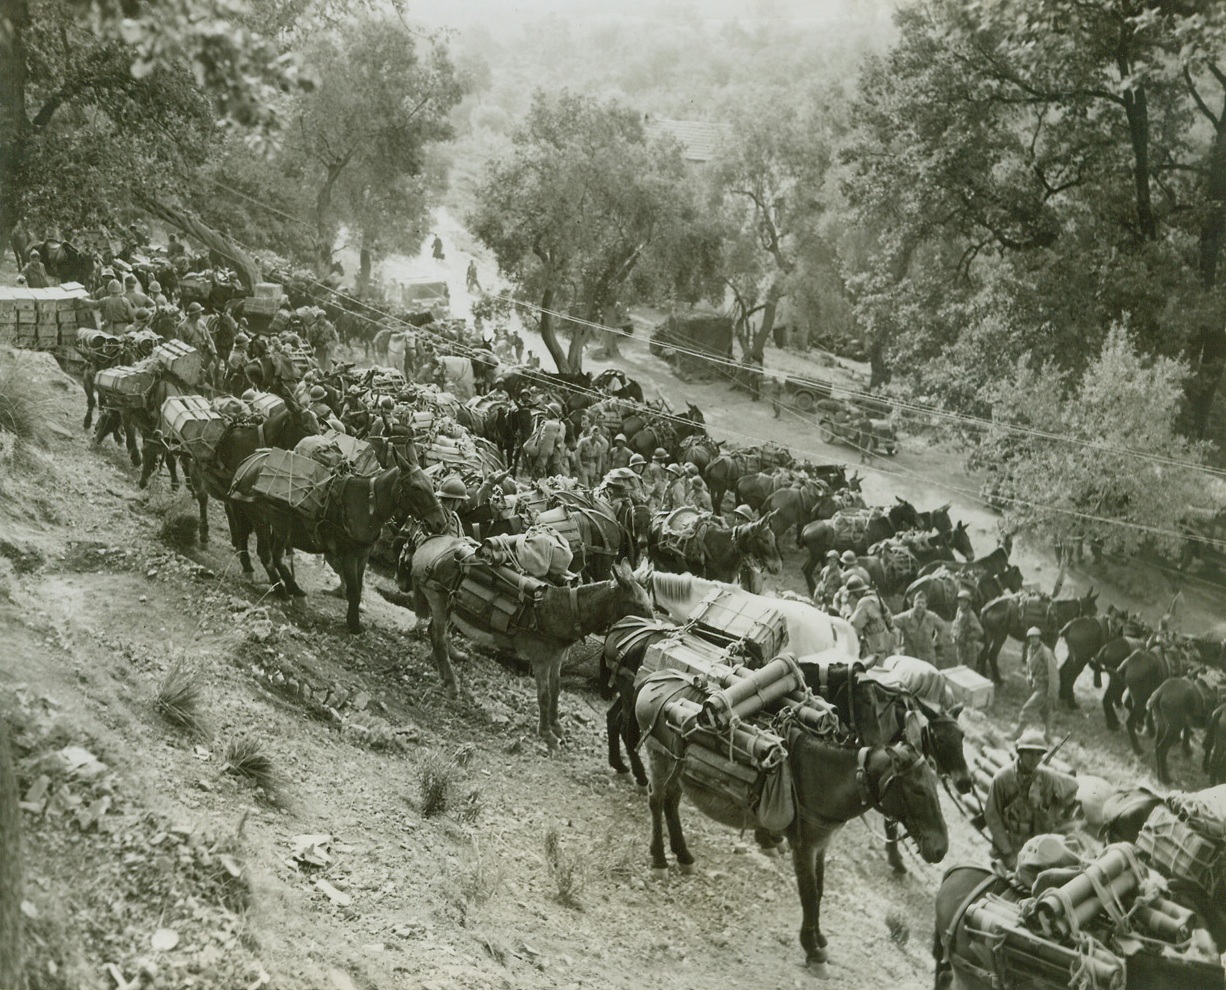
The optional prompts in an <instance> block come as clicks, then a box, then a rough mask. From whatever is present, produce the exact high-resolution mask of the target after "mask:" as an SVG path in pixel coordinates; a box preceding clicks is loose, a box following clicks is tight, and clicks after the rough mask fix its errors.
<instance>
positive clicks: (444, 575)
mask: <svg viewBox="0 0 1226 990" xmlns="http://www.w3.org/2000/svg"><path fill="white" fill-rule="evenodd" d="M469 543H470V541H468V540H466V539H464V538H462V537H455V536H435V537H432V538H430V539H428V540H426V541H425V542H424V543H422V544H421V545H420V546H419V547H417V549H416V550H414V551H412V552H411V556H410V555H408V554H406V555H405V556H402V558H401V565H400V568H399V571H398V574H397V580H398V582H399V584H400V587H401V588H402V589H403V590H408V589H409V587H411V588H412V590H413V595H414V606H413V609H414V611H415V612H416V613H417V617H418V619H419V620H422V621H425V620H428V621H429V623H430V645H431V648H432V651H433V654H434V662H435V664H436V665H437V666H438V672H439V676H440V677H441V678H442V681H443V688H444V690H446V691H447V693H448V694H450V695H452V696H455V695H456V694H458V693H459V687H458V684H457V682H456V675H455V671H454V669H453V668H452V666H451V654H452V650H451V646H450V644H449V643H448V642H447V623H448V617H449V615H450V598H451V592H452V590H453V589H455V588H456V587H458V586H459V583H460V580H461V578H462V576H463V575H462V568H461V565H460V559H461V553H462V551H464V550H465V548H466V547H467V546H468V545H469ZM405 557H408V560H406V559H405ZM626 615H651V601H650V599H648V597H647V593H646V592H645V591H644V590H643V588H642V586H641V585H640V584H639V583H638V582H637V581H636V580H635V579H634V575H633V574H632V573H631V571H630V568H629V567H628V566H627V564H626V563H625V561H617V562H616V563H615V564H614V565H613V579H612V580H610V581H598V582H596V583H593V584H584V585H580V586H579V587H577V588H561V587H554V586H552V585H547V586H546V587H545V588H544V590H543V591H542V593H541V597H540V598H539V599H538V600H537V601H535V602H534V603H532V604H531V605H530V606H529V610H528V613H527V618H526V620H525V622H524V624H523V625H522V626H517V627H513V628H512V629H511V630H510V631H509V633H508V634H506V635H502V634H496V633H491V632H482V631H481V630H478V629H472V628H470V629H469V630H468V632H469V633H470V634H471V635H473V636H474V637H475V641H476V642H478V643H480V644H481V645H482V646H486V647H488V648H490V649H513V650H514V651H515V653H516V654H517V655H518V656H519V657H520V658H521V659H523V660H525V661H527V662H528V663H529V664H530V665H531V667H532V673H533V676H534V677H535V678H536V699H537V705H538V707H539V722H538V732H539V733H540V736H541V738H542V739H543V740H544V741H545V745H546V746H548V747H549V749H551V750H553V749H556V748H557V746H558V743H559V742H561V740H562V737H563V732H562V724H561V722H560V720H559V718H558V696H559V694H560V693H561V680H562V661H563V660H564V659H565V657H566V654H567V651H568V650H569V649H570V648H571V646H573V645H574V644H575V643H577V642H579V640H581V639H583V638H584V637H585V636H587V635H589V634H590V633H595V632H603V631H604V630H605V629H607V628H609V626H611V625H613V623H614V622H616V621H617V620H618V619H620V618H623V617H624V616H626Z"/></svg>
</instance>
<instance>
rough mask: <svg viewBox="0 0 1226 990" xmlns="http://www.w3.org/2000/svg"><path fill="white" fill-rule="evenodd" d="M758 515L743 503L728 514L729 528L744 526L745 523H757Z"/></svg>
mask: <svg viewBox="0 0 1226 990" xmlns="http://www.w3.org/2000/svg"><path fill="white" fill-rule="evenodd" d="M757 521H758V514H757V513H756V512H754V511H753V509H752V508H750V507H749V506H748V505H745V504H744V503H743V502H742V503H741V504H740V505H738V506H737V507H736V508H735V509H733V510H732V511H731V512H729V513H728V525H729V526H743V525H744V524H745V523H751V522H757Z"/></svg>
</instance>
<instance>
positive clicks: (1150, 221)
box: [1116, 27, 1158, 241]
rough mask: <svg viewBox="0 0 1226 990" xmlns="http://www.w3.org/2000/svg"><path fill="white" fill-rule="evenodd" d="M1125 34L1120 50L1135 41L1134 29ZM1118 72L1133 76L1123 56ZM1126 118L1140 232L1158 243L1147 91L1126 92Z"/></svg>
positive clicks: (1119, 59)
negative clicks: (1152, 186)
mask: <svg viewBox="0 0 1226 990" xmlns="http://www.w3.org/2000/svg"><path fill="white" fill-rule="evenodd" d="M1124 30H1125V34H1124V36H1123V37H1122V38H1121V40H1120V47H1121V49H1123V48H1124V46H1125V45H1127V44H1128V43H1129V42H1130V41H1131V40H1132V28H1131V27H1127V28H1125V29H1124ZM1116 68H1117V69H1118V70H1119V73H1120V78H1121V79H1127V78H1128V77H1129V76H1130V75H1131V71H1132V63H1131V62H1130V61H1129V59H1128V58H1127V57H1126V56H1125V55H1124V54H1123V52H1122V51H1121V54H1120V55H1119V56H1118V57H1117V58H1116ZM1124 114H1125V115H1126V116H1127V118H1128V140H1129V142H1130V143H1131V144H1132V169H1133V172H1132V179H1133V185H1134V187H1135V196H1136V202H1137V229H1138V230H1139V231H1140V234H1141V239H1142V240H1146V241H1152V240H1155V239H1156V238H1157V236H1158V220H1157V218H1156V217H1155V216H1154V206H1153V202H1152V200H1151V199H1150V191H1149V173H1150V168H1149V101H1148V99H1147V98H1146V95H1145V87H1144V86H1139V85H1138V86H1137V87H1136V88H1135V89H1131V90H1126V91H1125V92H1124Z"/></svg>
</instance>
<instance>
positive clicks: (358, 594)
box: [341, 550, 370, 633]
mask: <svg viewBox="0 0 1226 990" xmlns="http://www.w3.org/2000/svg"><path fill="white" fill-rule="evenodd" d="M369 556H370V551H368V550H367V551H361V550H359V551H358V552H356V553H353V552H350V553H346V554H344V555H342V556H341V568H342V573H343V574H344V581H345V594H346V597H347V598H348V599H349V610H348V612H347V613H346V615H345V619H346V622H347V623H348V625H349V631H350V632H351V633H358V632H361V631H362V579H363V578H364V577H365V575H366V558H367V557H369Z"/></svg>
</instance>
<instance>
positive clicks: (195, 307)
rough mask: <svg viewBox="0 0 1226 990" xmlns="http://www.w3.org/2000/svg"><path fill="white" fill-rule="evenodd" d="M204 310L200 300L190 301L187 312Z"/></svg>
mask: <svg viewBox="0 0 1226 990" xmlns="http://www.w3.org/2000/svg"><path fill="white" fill-rule="evenodd" d="M111 284H112V285H118V284H119V283H118V282H112V283H111ZM203 312H204V307H203V306H201V305H200V303H198V302H193V303H188V306H187V314H188V315H189V316H191V315H192V314H193V313H203Z"/></svg>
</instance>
